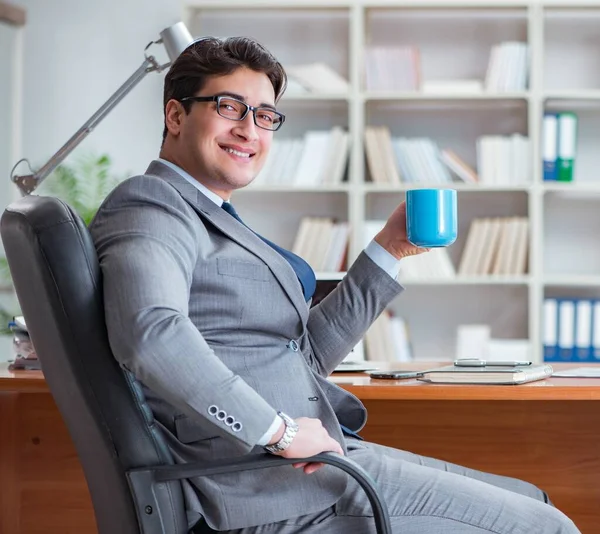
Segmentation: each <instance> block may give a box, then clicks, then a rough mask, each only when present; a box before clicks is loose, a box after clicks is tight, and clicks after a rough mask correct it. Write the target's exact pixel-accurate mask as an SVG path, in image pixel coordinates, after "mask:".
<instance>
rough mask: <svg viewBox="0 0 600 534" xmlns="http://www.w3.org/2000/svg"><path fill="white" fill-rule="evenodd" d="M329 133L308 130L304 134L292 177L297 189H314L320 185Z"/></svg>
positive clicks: (326, 131)
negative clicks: (302, 147) (302, 146)
mask: <svg viewBox="0 0 600 534" xmlns="http://www.w3.org/2000/svg"><path fill="white" fill-rule="evenodd" d="M330 138H331V131H329V130H310V131H308V132H306V133H305V134H304V149H303V151H302V157H301V158H300V161H299V163H298V167H297V170H296V173H295V175H294V181H293V184H294V185H295V186H298V187H316V186H318V185H319V184H320V183H321V177H322V174H323V168H324V166H325V162H326V160H327V150H328V148H329V140H330Z"/></svg>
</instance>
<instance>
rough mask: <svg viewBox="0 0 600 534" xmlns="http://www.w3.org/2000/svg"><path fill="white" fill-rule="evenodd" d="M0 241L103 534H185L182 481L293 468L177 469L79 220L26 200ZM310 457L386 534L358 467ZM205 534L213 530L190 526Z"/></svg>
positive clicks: (38, 200) (46, 203)
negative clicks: (119, 347) (329, 468)
mask: <svg viewBox="0 0 600 534" xmlns="http://www.w3.org/2000/svg"><path fill="white" fill-rule="evenodd" d="M1 235H2V241H3V243H4V247H5V250H6V256H7V259H8V264H9V267H10V271H11V274H12V277H13V280H14V284H15V289H16V292H17V296H18V299H19V303H20V305H21V308H22V312H23V315H24V316H25V321H26V323H27V327H28V329H29V332H30V335H31V338H32V341H33V345H34V347H35V349H36V352H37V354H38V357H39V359H40V361H41V364H42V368H43V371H44V376H45V378H46V381H47V383H48V386H49V388H50V391H51V392H52V395H53V397H54V399H55V401H56V404H57V405H58V409H59V410H60V413H61V415H62V417H63V419H64V420H65V423H66V425H67V428H68V429H69V432H70V435H71V438H72V439H73V442H74V444H75V448H76V449H77V453H78V455H79V459H80V460H81V464H82V466H83V470H84V473H85V476H86V480H87V484H88V487H89V490H90V495H91V498H92V503H93V505H94V511H95V514H96V522H97V525H98V532H99V534H132V533H140V534H186V533H187V532H188V524H187V519H186V513H185V509H184V502H183V495H182V489H181V484H180V482H179V480H181V479H184V478H189V477H195V476H206V475H214V474H219V473H225V472H232V471H242V470H247V469H262V468H265V467H273V466H276V465H285V464H289V463H291V462H292V460H285V459H283V458H279V457H276V456H272V455H268V454H265V455H258V456H251V457H244V458H241V459H235V460H232V461H223V462H214V463H212V464H210V465H199V464H186V465H174V463H173V459H172V457H171V454H170V452H169V449H168V448H167V447H166V445H165V443H164V441H163V439H162V436H161V433H160V431H159V429H158V428H157V426H156V424H155V422H154V419H153V415H152V412H151V410H150V409H149V407H148V405H147V404H146V403H145V400H144V398H143V394H142V389H141V388H140V386H139V384H138V383H137V382H136V380H135V378H134V377H133V376H132V375H131V374H130V373H128V372H126V371H123V370H122V368H121V367H120V366H119V365H118V363H117V362H116V360H115V359H114V357H113V355H112V353H111V350H110V347H109V343H108V339H107V333H106V327H105V323H104V307H103V299H102V278H101V272H100V266H99V264H98V258H97V256H96V250H95V248H94V245H93V243H92V240H91V237H90V234H89V232H88V229H87V228H86V226H85V224H84V223H83V221H82V220H81V218H80V217H79V216H78V215H77V214H76V213H75V212H74V211H73V210H72V209H71V208H70V207H69V206H68V205H67V204H65V203H64V202H62V201H60V200H58V199H55V198H52V197H39V196H29V197H24V198H22V199H20V200H18V201H16V202H14V203H12V204H11V205H10V206H9V207H8V208H7V209H6V211H5V212H4V214H3V215H2V221H1ZM311 460H312V461H319V462H325V463H329V464H332V465H335V466H337V467H339V468H340V469H343V470H344V471H346V472H347V473H348V474H349V475H351V476H353V477H354V478H356V479H357V481H358V482H359V483H360V484H361V486H362V487H363V488H364V490H365V491H366V492H367V495H368V497H369V500H370V502H371V504H372V506H373V511H374V515H375V522H376V525H377V532H379V533H383V534H389V533H391V528H390V524H389V516H388V513H387V509H386V507H385V503H383V502H382V500H381V499H380V498H379V496H378V495H377V491H376V489H375V487H374V484H373V481H372V480H371V479H370V478H369V476H368V475H367V474H366V473H365V472H364V471H363V470H362V468H360V466H358V465H357V464H355V463H354V462H352V461H350V460H348V459H347V458H343V457H340V456H339V455H335V454H331V453H325V454H321V455H318V456H315V457H313V458H311ZM296 461H297V460H296ZM202 528H204V530H203V529H202ZM204 531H206V532H213V531H212V530H210V529H209V528H208V527H207V526H204V527H200V528H198V527H194V532H204Z"/></svg>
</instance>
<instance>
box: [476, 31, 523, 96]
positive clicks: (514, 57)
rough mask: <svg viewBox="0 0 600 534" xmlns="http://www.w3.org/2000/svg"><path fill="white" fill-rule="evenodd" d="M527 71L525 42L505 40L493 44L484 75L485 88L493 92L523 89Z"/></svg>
mask: <svg viewBox="0 0 600 534" xmlns="http://www.w3.org/2000/svg"><path fill="white" fill-rule="evenodd" d="M528 72H529V50H528V45H527V43H521V42H516V41H507V42H504V43H500V44H497V45H494V46H493V47H492V51H491V53H490V59H489V62H488V67H487V72H486V75H485V82H484V85H485V90H486V91H489V92H494V93H508V92H518V91H525V90H526V89H527V85H528V84H527V77H528Z"/></svg>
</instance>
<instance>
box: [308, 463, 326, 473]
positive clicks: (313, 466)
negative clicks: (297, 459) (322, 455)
mask: <svg viewBox="0 0 600 534" xmlns="http://www.w3.org/2000/svg"><path fill="white" fill-rule="evenodd" d="M324 465H325V464H322V463H318V462H314V463H311V464H307V465H306V467H305V468H304V473H305V474H307V475H312V474H313V473H314V472H315V471H318V470H319V469H321V467H323V466H324Z"/></svg>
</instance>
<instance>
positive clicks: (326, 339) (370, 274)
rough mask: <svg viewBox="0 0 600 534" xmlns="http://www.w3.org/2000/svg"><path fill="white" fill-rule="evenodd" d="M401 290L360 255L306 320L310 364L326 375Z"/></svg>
mask: <svg viewBox="0 0 600 534" xmlns="http://www.w3.org/2000/svg"><path fill="white" fill-rule="evenodd" d="M403 289H404V288H403V287H402V286H401V285H400V284H399V283H398V282H397V281H396V280H395V279H394V278H392V277H391V276H390V275H389V274H388V273H387V272H386V271H384V270H383V269H382V268H381V267H379V266H378V265H377V264H376V263H375V262H374V261H373V260H372V259H371V258H370V257H369V256H367V254H365V253H364V252H362V253H361V254H360V255H359V256H358V258H357V259H356V261H355V262H354V263H353V265H352V266H351V267H350V269H349V270H348V273H347V274H346V276H345V277H344V279H343V280H342V281H341V282H340V283H339V284H338V285H337V287H336V288H335V289H334V290H333V291H332V292H331V293H330V294H329V295H327V297H325V298H324V299H323V300H322V301H321V302H319V304H317V305H316V306H314V307H313V308H311V310H310V314H309V318H308V325H307V330H308V341H309V345H310V350H309V351H307V352H308V353H309V354H310V356H309V364H310V365H311V366H312V368H313V369H314V370H315V371H316V372H317V373H319V374H320V375H322V376H328V375H329V374H330V373H331V372H332V371H333V370H334V369H335V367H336V366H337V365H338V364H339V363H340V362H341V361H342V360H343V359H344V358H345V357H346V356H347V355H348V354H349V353H350V351H351V350H352V349H353V348H354V347H355V346H356V344H357V343H358V342H359V341H360V340H361V339H362V337H363V336H364V335H365V332H366V331H367V329H368V328H369V326H371V324H372V323H373V321H375V319H377V317H378V316H379V314H380V313H381V312H382V311H383V310H384V309H385V307H386V306H387V305H388V304H389V303H390V302H391V301H392V300H393V299H394V298H395V297H396V296H397V295H399V294H400V293H401V292H402V291H403Z"/></svg>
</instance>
